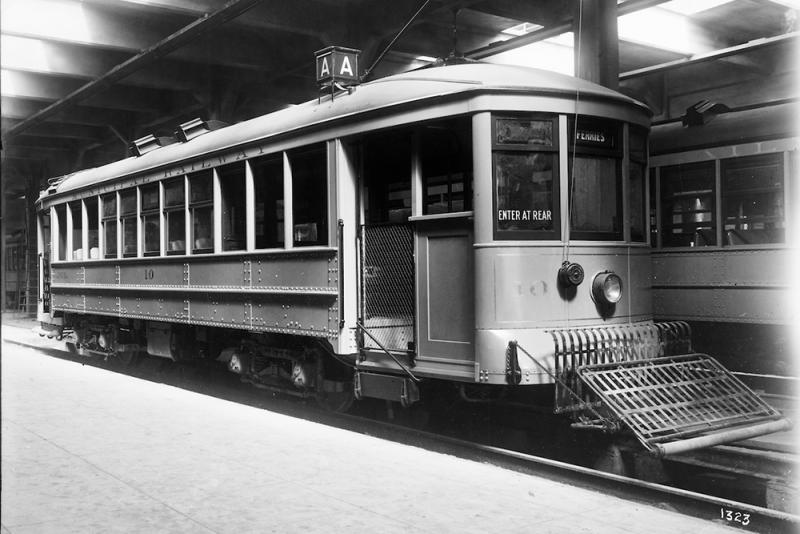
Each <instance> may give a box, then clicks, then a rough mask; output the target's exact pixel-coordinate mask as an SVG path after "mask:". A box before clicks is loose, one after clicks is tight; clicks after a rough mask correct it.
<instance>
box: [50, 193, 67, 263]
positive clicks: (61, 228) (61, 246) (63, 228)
mask: <svg viewBox="0 0 800 534" xmlns="http://www.w3.org/2000/svg"><path fill="white" fill-rule="evenodd" d="M55 212H56V221H55V222H56V224H57V225H58V235H56V236H53V238H54V239H57V240H58V241H57V248H58V257H57V258H55V259H56V260H60V261H63V260H66V259H67V205H66V204H61V205H60V206H56V209H55Z"/></svg>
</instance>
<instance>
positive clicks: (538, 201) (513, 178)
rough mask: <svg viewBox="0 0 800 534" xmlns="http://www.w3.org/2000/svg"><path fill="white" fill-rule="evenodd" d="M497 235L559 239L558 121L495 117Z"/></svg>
mask: <svg viewBox="0 0 800 534" xmlns="http://www.w3.org/2000/svg"><path fill="white" fill-rule="evenodd" d="M492 135H493V138H494V142H493V153H492V162H493V176H494V192H495V197H494V220H495V222H494V235H495V239H558V238H559V237H560V227H559V218H558V209H557V206H558V194H559V193H558V190H559V188H558V142H557V140H558V122H557V119H556V117H554V116H552V117H551V116H546V117H538V116H537V117H495V118H494V124H493V131H492Z"/></svg>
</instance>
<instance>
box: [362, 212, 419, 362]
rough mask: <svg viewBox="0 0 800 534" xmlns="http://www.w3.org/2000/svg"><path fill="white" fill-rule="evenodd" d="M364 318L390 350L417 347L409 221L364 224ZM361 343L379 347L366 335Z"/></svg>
mask: <svg viewBox="0 0 800 534" xmlns="http://www.w3.org/2000/svg"><path fill="white" fill-rule="evenodd" d="M361 318H362V324H363V325H364V328H366V329H367V330H369V332H370V333H371V334H372V336H374V337H375V338H376V339H377V341H378V342H380V344H381V345H383V346H384V347H385V348H386V349H388V350H390V351H398V352H412V351H413V350H414V231H413V229H412V227H411V225H409V224H381V225H370V226H366V225H365V226H362V227H361ZM362 347H363V348H366V349H379V348H380V347H379V346H378V344H377V343H375V341H373V340H372V339H370V337H369V336H364V339H363V341H362Z"/></svg>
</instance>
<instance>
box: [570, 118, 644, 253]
mask: <svg viewBox="0 0 800 534" xmlns="http://www.w3.org/2000/svg"><path fill="white" fill-rule="evenodd" d="M568 122H569V129H570V136H569V138H570V143H571V146H570V147H569V168H570V180H569V184H570V186H569V187H570V195H569V197H570V237H571V238H572V239H587V240H614V241H620V240H622V238H623V227H622V166H621V163H622V143H621V142H620V141H621V139H622V136H621V133H622V129H621V124H620V123H617V122H613V121H607V120H599V119H593V118H590V117H578V120H577V124H576V121H575V119H574V117H571V118H569V119H568ZM639 204H641V201H640V202H639Z"/></svg>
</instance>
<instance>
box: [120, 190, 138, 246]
mask: <svg viewBox="0 0 800 534" xmlns="http://www.w3.org/2000/svg"><path fill="white" fill-rule="evenodd" d="M119 203H120V209H119V218H120V222H121V223H122V255H123V256H124V257H131V256H136V253H137V244H138V231H137V229H136V189H128V190H127V191H123V192H121V193H120V194H119Z"/></svg>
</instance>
